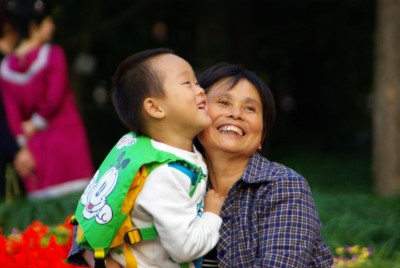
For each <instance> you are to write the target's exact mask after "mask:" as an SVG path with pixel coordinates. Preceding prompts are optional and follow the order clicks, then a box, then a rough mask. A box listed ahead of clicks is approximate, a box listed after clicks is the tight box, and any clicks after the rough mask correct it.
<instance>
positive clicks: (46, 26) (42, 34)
mask: <svg viewBox="0 0 400 268" xmlns="http://www.w3.org/2000/svg"><path fill="white" fill-rule="evenodd" d="M55 28H56V27H55V25H54V21H53V18H52V17H51V16H47V17H46V18H45V19H44V20H43V21H42V22H41V23H40V25H39V27H38V29H37V31H38V36H39V38H40V39H41V40H42V42H49V41H51V40H52V38H53V34H54V31H55Z"/></svg>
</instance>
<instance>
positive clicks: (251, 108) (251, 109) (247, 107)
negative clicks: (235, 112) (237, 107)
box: [244, 106, 256, 112]
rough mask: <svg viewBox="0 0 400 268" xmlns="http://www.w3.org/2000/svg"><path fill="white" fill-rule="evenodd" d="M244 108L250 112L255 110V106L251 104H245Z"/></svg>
mask: <svg viewBox="0 0 400 268" xmlns="http://www.w3.org/2000/svg"><path fill="white" fill-rule="evenodd" d="M244 109H245V110H246V111H250V112H255V111H256V108H254V107H252V106H246V107H245V108H244Z"/></svg>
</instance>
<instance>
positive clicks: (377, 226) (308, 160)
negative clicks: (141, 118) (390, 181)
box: [0, 150, 400, 268]
mask: <svg viewBox="0 0 400 268" xmlns="http://www.w3.org/2000/svg"><path fill="white" fill-rule="evenodd" d="M282 152H283V153H280V155H277V156H275V158H274V159H273V160H274V161H278V162H281V163H283V164H286V165H287V166H289V167H291V168H293V169H294V170H296V171H298V172H299V173H301V174H302V175H303V176H304V177H305V178H306V179H307V181H308V182H309V184H310V186H311V189H312V192H313V195H314V199H315V203H316V206H317V209H318V211H319V213H320V218H321V221H322V223H323V229H322V233H323V237H324V240H325V241H326V242H327V243H328V245H329V246H330V247H331V249H332V251H334V250H335V249H336V248H337V247H340V246H346V245H360V246H361V247H364V246H369V247H371V248H372V250H373V254H372V256H371V257H370V263H368V264H365V265H364V266H362V267H392V268H396V267H397V268H400V232H399V231H398V230H400V195H399V196H394V197H380V196H377V195H376V194H374V192H373V190H372V171H371V161H370V156H369V154H368V153H365V152H351V153H349V152H344V153H331V154H326V153H324V154H322V153H316V152H305V150H298V152H301V154H300V153H290V152H289V153H288V151H282ZM79 196H80V195H79V194H75V195H70V196H66V197H64V198H62V199H55V200H52V201H50V200H49V201H36V202H28V201H27V200H26V199H21V198H20V199H15V200H13V202H11V203H5V202H2V203H1V204H0V226H2V227H3V233H4V234H8V233H9V232H11V230H12V228H17V229H20V230H22V229H24V228H25V227H26V226H27V225H29V224H30V223H31V221H32V220H40V221H42V222H43V223H45V224H48V225H52V224H57V223H61V222H63V221H64V220H65V218H66V217H67V216H68V215H70V214H72V213H73V212H74V210H75V207H76V204H77V201H78V199H79Z"/></svg>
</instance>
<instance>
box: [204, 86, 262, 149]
mask: <svg viewBox="0 0 400 268" xmlns="http://www.w3.org/2000/svg"><path fill="white" fill-rule="evenodd" d="M226 82H227V80H226V79H225V80H222V81H220V82H218V83H216V84H215V85H213V86H212V87H211V88H210V89H209V91H208V93H207V99H208V112H209V115H210V117H211V121H212V123H211V125H210V126H209V127H208V128H206V129H205V130H204V131H202V132H201V133H200V134H199V140H200V143H201V144H202V145H203V147H204V150H205V152H206V154H211V153H212V152H213V151H214V152H215V151H223V152H226V153H234V154H241V155H243V156H246V157H249V156H250V155H252V154H253V153H255V152H256V150H257V148H258V147H259V146H260V145H261V143H262V130H263V118H262V116H263V111H262V109H263V108H262V103H261V99H260V95H259V94H258V92H257V90H256V88H255V87H254V85H253V84H251V83H250V82H249V81H247V80H246V79H242V80H240V81H239V82H238V83H237V84H236V85H235V86H234V87H232V88H229V87H228V84H227V83H226Z"/></svg>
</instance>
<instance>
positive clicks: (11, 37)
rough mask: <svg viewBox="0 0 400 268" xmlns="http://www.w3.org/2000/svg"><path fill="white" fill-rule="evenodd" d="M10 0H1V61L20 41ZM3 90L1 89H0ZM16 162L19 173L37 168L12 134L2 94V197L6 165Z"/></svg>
mask: <svg viewBox="0 0 400 268" xmlns="http://www.w3.org/2000/svg"><path fill="white" fill-rule="evenodd" d="M9 2H10V1H9V0H0V62H1V60H2V59H3V57H4V56H5V55H6V54H8V53H10V52H12V50H13V49H14V48H15V46H16V45H17V43H18V40H19V38H18V34H17V32H16V31H15V30H14V29H13V27H12V26H11V22H10V19H9V16H8V15H9V14H8V4H9ZM0 92H1V89H0ZM13 162H14V164H15V166H16V169H18V171H19V173H21V174H24V175H29V174H31V173H32V172H33V170H34V168H35V160H34V158H33V156H32V154H31V153H30V151H29V150H28V149H27V148H26V147H22V148H20V147H19V146H18V144H17V142H16V140H15V139H14V137H13V135H12V134H11V130H10V129H9V127H8V125H7V120H6V115H5V113H4V107H3V99H2V97H1V94H0V198H4V197H5V196H6V188H9V187H7V186H8V185H7V180H6V167H7V165H8V164H12V163H13ZM17 183H18V187H19V191H20V194H23V192H24V190H23V184H22V182H21V179H20V177H17Z"/></svg>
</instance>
